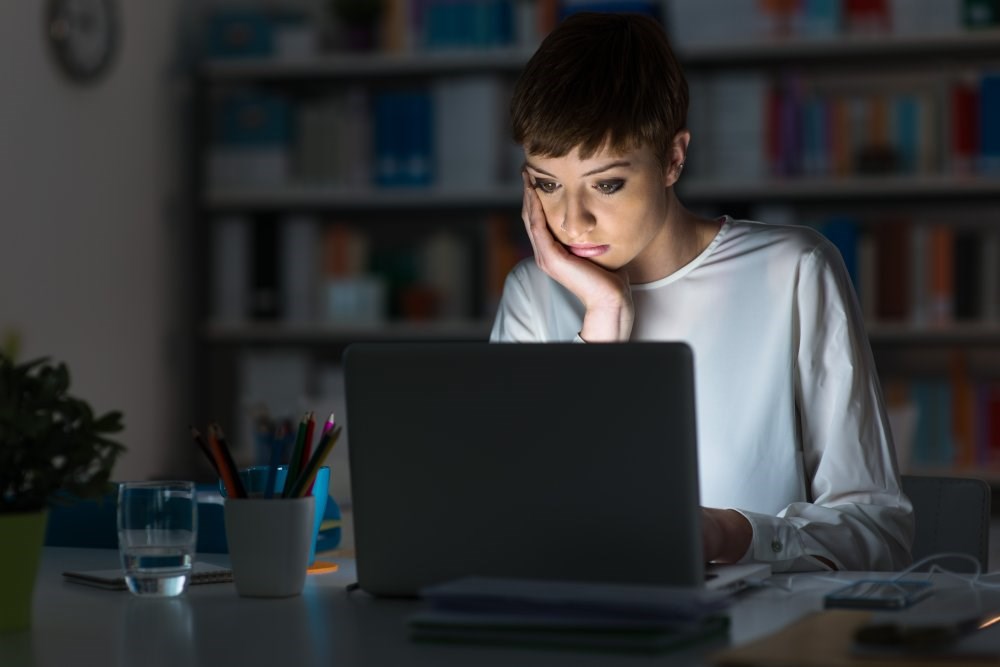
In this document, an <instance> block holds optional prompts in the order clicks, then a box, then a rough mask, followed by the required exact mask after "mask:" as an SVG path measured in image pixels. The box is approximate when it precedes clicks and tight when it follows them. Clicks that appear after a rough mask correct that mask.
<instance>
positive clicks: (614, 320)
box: [521, 171, 633, 342]
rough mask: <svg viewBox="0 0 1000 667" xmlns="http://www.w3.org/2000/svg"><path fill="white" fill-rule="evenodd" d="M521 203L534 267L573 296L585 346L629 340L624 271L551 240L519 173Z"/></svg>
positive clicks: (628, 298) (527, 182) (536, 200)
mask: <svg viewBox="0 0 1000 667" xmlns="http://www.w3.org/2000/svg"><path fill="white" fill-rule="evenodd" d="M521 178H522V180H523V183H524V201H523V205H522V208H521V219H522V220H523V221H524V227H525V230H526V231H527V232H528V240H529V241H530V242H531V248H532V250H533V251H534V253H535V263H536V264H538V267H539V268H540V269H541V270H542V271H544V272H545V273H546V274H547V275H548V276H549V277H550V278H552V279H553V280H555V281H556V282H558V283H559V284H561V285H562V286H563V287H565V288H566V289H568V290H569V291H570V292H572V293H573V294H574V295H575V296H576V297H577V298H578V299H579V300H580V302H581V303H583V305H584V308H585V309H586V313H585V315H584V321H583V327H582V328H581V330H580V336H581V338H583V339H584V340H585V341H587V342H614V341H625V340H628V338H629V335H630V334H631V332H632V318H633V308H632V293H631V290H630V289H629V282H628V275H627V274H626V272H625V271H624V269H621V270H618V271H608V270H607V269H604V268H602V267H600V266H598V265H597V264H595V263H594V262H591V261H590V260H587V259H583V258H582V257H577V256H575V255H573V254H572V253H570V252H569V251H568V250H566V248H565V247H563V245H562V244H561V243H560V242H559V241H558V240H557V239H556V238H555V236H553V234H552V231H551V230H550V229H549V225H548V219H547V218H546V216H545V210H544V209H543V208H542V202H541V200H540V199H539V197H538V193H537V192H535V189H534V187H533V186H532V184H531V178H530V176H528V174H527V173H526V172H523V171H522V172H521Z"/></svg>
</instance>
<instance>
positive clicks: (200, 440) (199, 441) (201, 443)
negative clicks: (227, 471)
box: [189, 426, 222, 477]
mask: <svg viewBox="0 0 1000 667" xmlns="http://www.w3.org/2000/svg"><path fill="white" fill-rule="evenodd" d="M189 428H190V429H191V437H192V438H194V441H195V442H196V443H197V444H198V448H199V449H201V453H202V454H204V455H205V458H206V459H208V462H209V463H210V464H211V465H212V470H214V471H215V474H216V475H218V476H219V477H222V473H221V472H220V471H219V464H218V463H217V462H216V460H215V456H213V455H212V450H210V449H209V448H208V445H206V444H205V439H204V438H202V437H201V433H199V432H198V429H196V428H195V427H194V426H190V427H189Z"/></svg>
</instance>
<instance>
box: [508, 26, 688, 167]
mask: <svg viewBox="0 0 1000 667" xmlns="http://www.w3.org/2000/svg"><path fill="white" fill-rule="evenodd" d="M687 109H688V85H687V80H686V79H685V78H684V72H683V71H682V70H681V67H680V64H679V63H678V62H677V58H676V57H675V56H674V53H673V50H672V49H671V48H670V44H669V42H668V40H667V36H666V33H665V31H664V30H663V27H662V26H661V25H660V24H659V23H658V22H657V21H656V20H655V19H653V18H650V17H648V16H643V15H641V14H614V13H598V12H579V13H576V14H572V15H570V16H569V17H568V18H566V19H565V20H564V21H563V22H562V23H560V24H559V25H558V26H556V28H555V29H554V30H553V31H552V32H551V33H550V34H549V35H548V37H546V38H545V40H544V41H542V44H541V46H539V47H538V50H537V51H536V52H535V54H534V55H533V56H532V57H531V59H530V60H529V61H528V63H527V65H525V68H524V71H523V72H522V73H521V76H520V78H519V79H518V81H517V85H516V86H515V87H514V94H513V97H512V99H511V104H510V116H511V127H512V130H513V136H514V141H516V142H517V143H519V144H522V145H523V146H524V147H525V149H526V150H527V151H528V152H529V153H533V154H536V155H544V156H547V157H562V156H564V155H567V154H568V153H569V152H570V151H571V150H573V149H574V148H575V147H579V148H580V154H581V157H583V158H588V157H590V156H592V155H594V154H595V153H596V152H597V151H599V150H601V149H602V148H605V147H607V148H610V149H611V150H614V151H616V152H624V151H627V150H631V149H635V148H640V147H642V146H650V147H652V148H653V149H654V150H655V151H657V156H658V157H659V158H660V159H661V160H666V156H667V155H668V153H669V149H670V145H671V142H672V141H673V138H674V136H675V135H676V134H677V132H679V131H680V130H682V129H683V128H684V127H685V125H686V124H687Z"/></svg>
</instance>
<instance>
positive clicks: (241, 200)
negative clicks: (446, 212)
mask: <svg viewBox="0 0 1000 667" xmlns="http://www.w3.org/2000/svg"><path fill="white" fill-rule="evenodd" d="M520 202H521V186H520V185H508V186H503V185H498V186H496V187H492V188H463V189H457V188H451V189H447V188H435V187H431V188H422V187H415V188H392V189H390V188H384V189H377V188H370V187H368V188H366V187H362V188H349V187H343V186H325V185H316V186H306V185H287V186H259V187H241V188H218V189H213V190H211V191H210V192H209V193H208V196H207V203H208V206H209V207H211V208H214V209H290V208H336V209H352V210H358V209H362V210H364V209H372V210H392V209H412V208H443V207H444V208H447V207H450V208H472V207H475V208H478V207H519V206H520Z"/></svg>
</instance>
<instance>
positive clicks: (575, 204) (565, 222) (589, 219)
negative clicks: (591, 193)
mask: <svg viewBox="0 0 1000 667" xmlns="http://www.w3.org/2000/svg"><path fill="white" fill-rule="evenodd" d="M596 224H597V218H595V217H594V214H593V213H592V212H591V211H590V208H589V207H588V206H587V203H586V201H585V200H584V198H583V197H579V196H576V197H567V198H566V205H565V207H564V208H563V219H562V224H560V226H559V227H560V228H561V229H562V230H563V231H564V232H566V234H567V235H568V236H569V237H570V238H571V239H575V238H578V237H580V236H582V235H583V234H586V233H587V232H589V231H590V230H591V229H593V228H594V225H596Z"/></svg>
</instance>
